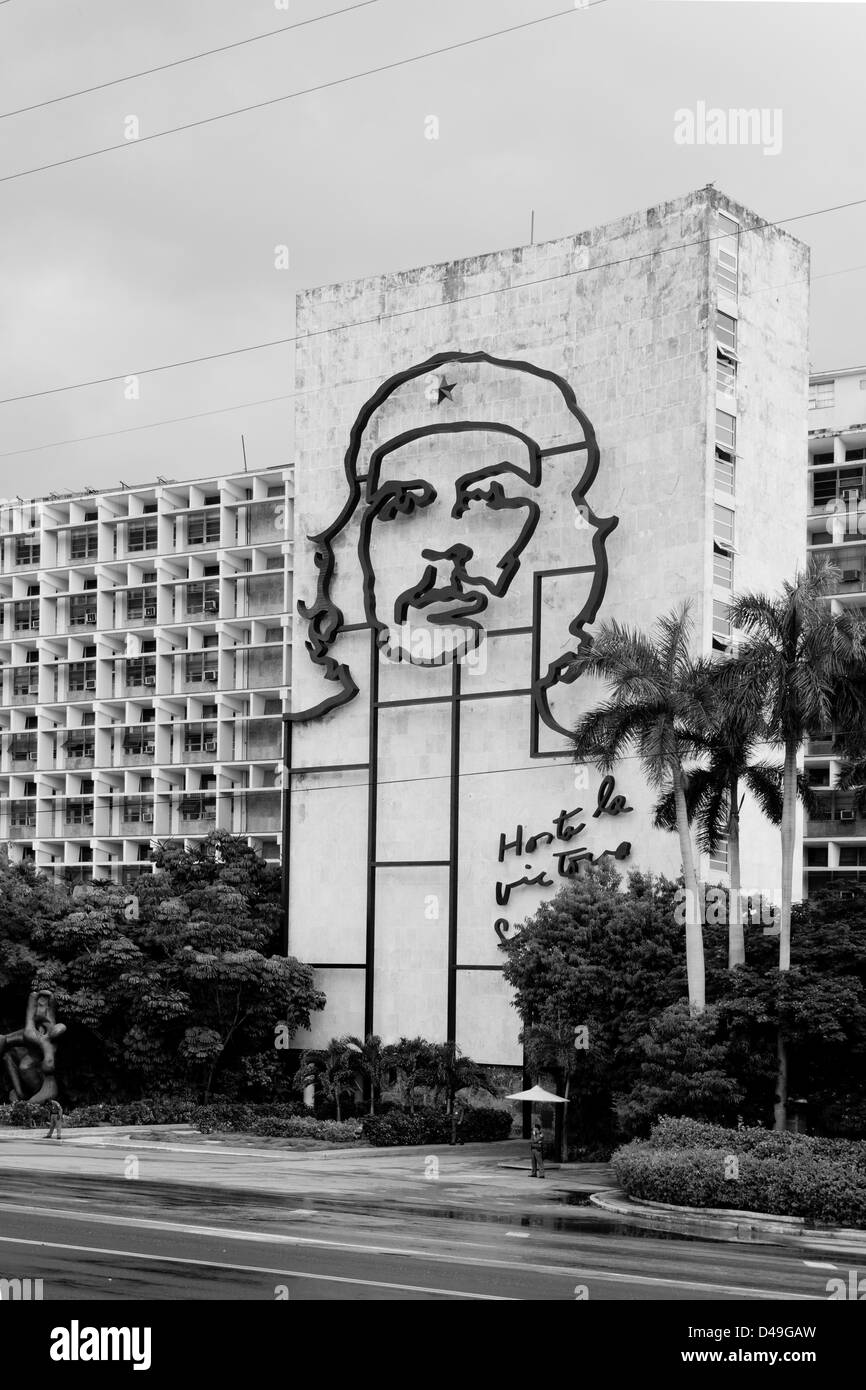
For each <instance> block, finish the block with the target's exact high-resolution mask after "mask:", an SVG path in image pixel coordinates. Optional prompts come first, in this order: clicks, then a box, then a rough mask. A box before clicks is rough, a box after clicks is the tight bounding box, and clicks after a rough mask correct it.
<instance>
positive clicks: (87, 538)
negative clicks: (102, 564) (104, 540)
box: [69, 530, 98, 560]
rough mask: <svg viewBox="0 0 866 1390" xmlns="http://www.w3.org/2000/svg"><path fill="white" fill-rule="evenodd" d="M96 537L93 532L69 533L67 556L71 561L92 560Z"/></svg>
mask: <svg viewBox="0 0 866 1390" xmlns="http://www.w3.org/2000/svg"><path fill="white" fill-rule="evenodd" d="M97 545H98V540H97V535H96V532H95V531H90V530H87V531H70V533H69V554H70V558H71V559H73V560H92V559H94V558H95V556H96V551H97Z"/></svg>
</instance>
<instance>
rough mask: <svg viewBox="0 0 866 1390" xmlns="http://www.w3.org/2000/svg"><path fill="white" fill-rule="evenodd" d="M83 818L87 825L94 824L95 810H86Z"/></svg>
mask: <svg viewBox="0 0 866 1390" xmlns="http://www.w3.org/2000/svg"><path fill="white" fill-rule="evenodd" d="M82 819H83V821H84V824H85V825H92V824H93V812H92V811H86V812H85V813H84V816H83V817H82Z"/></svg>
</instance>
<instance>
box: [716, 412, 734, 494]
mask: <svg viewBox="0 0 866 1390" xmlns="http://www.w3.org/2000/svg"><path fill="white" fill-rule="evenodd" d="M736 447H737V422H736V419H735V418H734V416H733V415H729V414H728V412H727V411H726V410H717V411H716V472H715V484H716V487H717V488H718V489H719V491H720V492H730V493H733V491H734V464H735V457H736Z"/></svg>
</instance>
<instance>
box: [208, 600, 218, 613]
mask: <svg viewBox="0 0 866 1390" xmlns="http://www.w3.org/2000/svg"><path fill="white" fill-rule="evenodd" d="M218 608H219V604H218V603H217V601H216V599H215V598H209V599H207V600H206V602H205V606H204V611H205V612H206V613H216V611H217V609H218Z"/></svg>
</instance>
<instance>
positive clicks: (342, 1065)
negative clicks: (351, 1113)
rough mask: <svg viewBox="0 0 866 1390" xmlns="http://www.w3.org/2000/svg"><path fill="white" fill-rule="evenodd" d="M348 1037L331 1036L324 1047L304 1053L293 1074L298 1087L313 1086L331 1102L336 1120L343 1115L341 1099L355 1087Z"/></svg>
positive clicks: (354, 1066)
mask: <svg viewBox="0 0 866 1390" xmlns="http://www.w3.org/2000/svg"><path fill="white" fill-rule="evenodd" d="M349 1044H350V1039H349V1038H332V1039H331V1041H330V1042H329V1043H328V1045H327V1047H323V1048H319V1049H317V1050H310V1051H308V1052H304V1053H303V1055H302V1056H301V1062H300V1066H299V1067H298V1070H297V1071H296V1073H295V1078H294V1085H295V1086H297V1087H298V1088H303V1087H305V1086H316V1088H317V1089H318V1091H319V1092H320V1094H321V1095H322V1096H324V1098H325V1100H328V1101H331V1102H333V1104H334V1106H335V1108H336V1113H337V1119H338V1120H341V1119H342V1118H343V1116H342V1111H341V1104H342V1099H343V1097H344V1096H345V1095H347V1094H351V1093H352V1092H354V1090H355V1083H356V1078H357V1074H358V1069H357V1063H356V1061H355V1057H354V1055H353V1050H352V1048H351V1047H350V1045H349Z"/></svg>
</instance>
